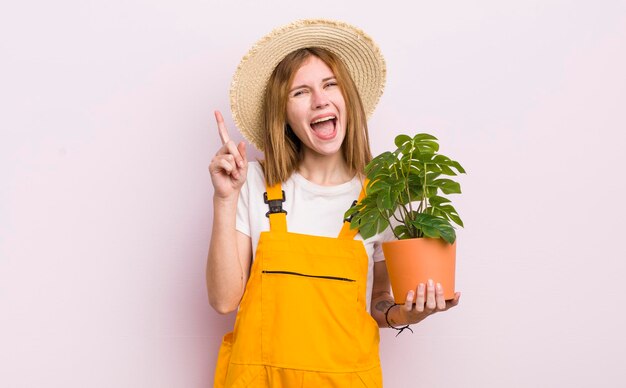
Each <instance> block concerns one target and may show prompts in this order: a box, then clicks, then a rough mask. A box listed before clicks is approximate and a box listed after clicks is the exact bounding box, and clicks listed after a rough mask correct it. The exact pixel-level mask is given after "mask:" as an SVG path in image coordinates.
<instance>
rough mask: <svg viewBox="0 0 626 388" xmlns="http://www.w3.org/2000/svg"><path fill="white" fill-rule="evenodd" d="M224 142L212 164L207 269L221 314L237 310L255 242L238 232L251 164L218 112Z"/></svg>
mask: <svg viewBox="0 0 626 388" xmlns="http://www.w3.org/2000/svg"><path fill="white" fill-rule="evenodd" d="M215 118H216V120H217V126H218V130H219V133H220V137H221V139H222V147H221V148H220V149H219V151H218V152H217V154H216V155H215V157H214V158H213V160H211V164H210V165H209V172H210V173H211V182H212V183H213V187H214V189H215V191H214V195H213V231H212V234H211V243H210V245H209V254H208V258H207V267H206V282H207V292H208V296H209V303H210V304H211V306H212V307H213V308H214V309H215V310H216V311H217V312H219V313H221V314H226V313H228V312H231V311H233V310H235V309H236V308H237V306H238V305H239V301H240V300H241V297H242V296H243V292H244V289H245V285H246V282H247V280H248V276H249V273H250V262H251V260H252V243H251V239H250V237H248V236H246V235H245V234H243V233H241V232H238V231H237V230H236V229H235V219H236V212H237V201H238V198H239V192H240V190H241V187H242V186H243V184H244V182H245V180H246V175H247V170H248V162H247V160H246V148H245V144H244V143H243V142H241V143H239V145H238V146H235V144H234V143H233V142H232V141H231V140H230V139H229V137H228V132H227V130H226V126H225V125H224V119H223V117H222V115H221V114H220V113H219V112H216V113H215Z"/></svg>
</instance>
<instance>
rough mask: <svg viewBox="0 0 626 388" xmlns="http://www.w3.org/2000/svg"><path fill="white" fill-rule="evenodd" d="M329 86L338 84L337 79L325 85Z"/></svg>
mask: <svg viewBox="0 0 626 388" xmlns="http://www.w3.org/2000/svg"><path fill="white" fill-rule="evenodd" d="M325 86H326V87H327V88H329V87H332V86H337V81H334V80H333V81H328V82H327V83H326V85H325Z"/></svg>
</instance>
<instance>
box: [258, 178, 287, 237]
mask: <svg viewBox="0 0 626 388" xmlns="http://www.w3.org/2000/svg"><path fill="white" fill-rule="evenodd" d="M265 189H266V190H267V191H266V192H265V193H263V201H264V202H265V203H266V204H267V205H268V207H269V211H268V212H267V213H265V216H266V217H268V218H269V219H270V232H283V233H284V232H287V212H286V211H284V210H283V202H285V192H284V191H283V189H282V187H281V185H280V182H278V183H276V184H275V185H273V186H269V185H267V184H266V185H265Z"/></svg>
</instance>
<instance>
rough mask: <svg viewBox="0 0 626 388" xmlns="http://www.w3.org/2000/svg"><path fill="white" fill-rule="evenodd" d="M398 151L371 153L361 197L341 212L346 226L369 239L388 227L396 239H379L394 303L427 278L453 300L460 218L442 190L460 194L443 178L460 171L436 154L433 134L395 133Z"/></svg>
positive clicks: (459, 167) (454, 163)
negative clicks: (343, 212) (440, 286)
mask: <svg viewBox="0 0 626 388" xmlns="http://www.w3.org/2000/svg"><path fill="white" fill-rule="evenodd" d="M395 145H396V146H397V149H396V150H395V151H393V152H389V151H387V152H384V153H382V154H380V155H378V156H376V157H375V158H374V159H372V161H371V162H370V163H369V164H368V165H367V167H366V168H365V174H366V177H367V181H366V196H365V198H364V199H363V200H362V201H361V202H360V203H357V204H356V205H355V206H353V207H352V208H350V209H349V210H348V211H347V212H346V217H347V218H348V219H350V220H351V221H350V226H351V228H357V227H358V228H359V232H360V233H361V235H362V237H363V238H364V239H365V238H368V237H371V236H373V235H375V234H376V233H380V232H382V231H383V230H385V229H386V228H387V227H389V226H391V230H392V231H393V233H394V235H395V236H396V238H397V241H389V242H385V243H383V251H384V253H385V260H386V264H387V270H388V272H389V277H390V280H391V287H392V290H393V294H394V299H395V302H396V303H404V300H405V297H406V294H407V292H408V291H409V290H411V289H415V287H416V286H417V285H418V284H419V283H426V282H427V280H428V279H433V280H435V281H437V282H440V283H441V284H442V286H443V288H444V292H445V298H446V300H449V299H452V298H454V273H455V261H456V233H455V229H454V227H453V225H452V224H456V225H458V226H461V227H462V226H463V221H462V220H461V218H460V217H459V214H458V212H457V211H456V209H455V208H454V207H453V206H452V204H451V202H450V200H449V199H448V198H446V197H444V196H443V194H446V195H447V194H458V193H461V186H460V185H459V183H457V182H455V181H453V180H452V179H449V178H446V177H445V176H455V175H457V173H465V170H464V169H463V167H462V166H461V165H460V164H459V163H458V162H457V161H454V160H452V159H450V158H448V157H447V156H444V155H441V154H439V153H438V152H439V144H438V142H437V138H436V137H434V136H432V135H429V134H426V133H420V134H417V135H415V136H414V137H410V136H408V135H399V136H397V137H396V138H395Z"/></svg>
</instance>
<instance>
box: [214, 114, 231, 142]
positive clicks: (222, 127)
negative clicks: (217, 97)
mask: <svg viewBox="0 0 626 388" xmlns="http://www.w3.org/2000/svg"><path fill="white" fill-rule="evenodd" d="M215 121H217V132H218V133H219V134H220V139H222V144H226V143H228V141H229V140H230V137H229V136H228V130H227V129H226V124H224V116H222V113H221V112H220V111H219V110H216V111H215Z"/></svg>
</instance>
